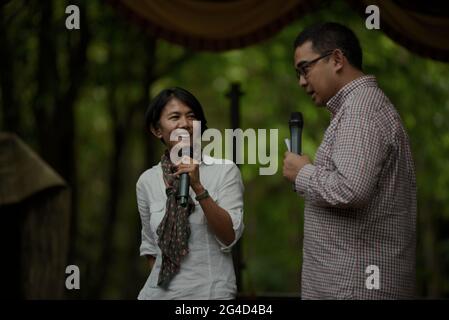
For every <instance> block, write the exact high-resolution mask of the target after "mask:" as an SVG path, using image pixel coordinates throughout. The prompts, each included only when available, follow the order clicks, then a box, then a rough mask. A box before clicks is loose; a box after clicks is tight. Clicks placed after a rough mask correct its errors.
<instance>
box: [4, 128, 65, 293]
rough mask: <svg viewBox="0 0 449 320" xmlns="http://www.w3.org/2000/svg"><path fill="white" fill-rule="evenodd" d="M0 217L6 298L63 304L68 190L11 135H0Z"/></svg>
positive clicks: (53, 173)
mask: <svg viewBox="0 0 449 320" xmlns="http://www.w3.org/2000/svg"><path fill="white" fill-rule="evenodd" d="M0 212H1V217H2V232H0V234H1V240H0V241H1V242H0V245H1V247H2V249H1V251H2V269H3V272H2V276H3V284H4V285H3V286H2V290H1V292H2V293H1V295H2V298H9V299H11V298H13V299H14V298H19V299H61V298H64V295H65V292H66V291H65V290H66V289H65V279H66V274H65V268H66V262H67V261H66V260H67V249H68V243H69V242H68V241H69V216H70V215H69V214H70V191H69V188H68V187H67V184H66V183H65V181H64V180H63V179H62V178H61V177H60V176H59V175H58V174H57V173H56V172H55V171H53V169H51V168H50V167H49V166H48V165H47V164H46V163H44V161H43V160H41V159H40V158H39V156H38V155H37V154H36V153H35V152H33V151H32V150H31V149H30V148H29V147H28V146H27V145H26V144H25V143H23V142H22V141H21V140H20V139H19V138H18V137H17V136H16V135H14V134H8V133H0Z"/></svg>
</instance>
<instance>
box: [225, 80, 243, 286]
mask: <svg viewBox="0 0 449 320" xmlns="http://www.w3.org/2000/svg"><path fill="white" fill-rule="evenodd" d="M242 95H243V92H242V91H241V90H240V83H237V82H234V83H232V84H231V88H230V90H229V92H228V93H227V94H226V97H228V98H229V100H230V102H231V126H232V129H233V130H235V129H237V128H240V97H241V96H242ZM236 151H237V146H236V138H235V137H233V141H232V161H234V163H236V162H237V161H236ZM237 166H239V164H237ZM242 240H243V239H242V238H240V240H239V241H238V242H237V244H236V245H235V247H234V249H233V250H232V256H233V260H234V269H235V277H236V282H237V292H241V290H242V270H243V269H244V267H245V264H244V263H243V259H242Z"/></svg>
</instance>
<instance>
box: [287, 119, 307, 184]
mask: <svg viewBox="0 0 449 320" xmlns="http://www.w3.org/2000/svg"><path fill="white" fill-rule="evenodd" d="M288 125H289V127H290V137H291V140H290V150H291V152H293V153H296V154H299V155H300V154H301V134H302V127H303V126H304V120H303V118H302V113H301V112H292V113H291V115H290V121H289V122H288ZM293 190H294V191H296V190H295V184H294V183H293Z"/></svg>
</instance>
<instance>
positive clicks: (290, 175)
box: [282, 151, 312, 183]
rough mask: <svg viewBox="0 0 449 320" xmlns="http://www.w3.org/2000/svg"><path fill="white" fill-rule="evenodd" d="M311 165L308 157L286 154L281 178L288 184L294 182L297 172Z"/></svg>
mask: <svg viewBox="0 0 449 320" xmlns="http://www.w3.org/2000/svg"><path fill="white" fill-rule="evenodd" d="M309 163H312V162H311V161H310V159H309V157H308V156H306V155H304V156H300V155H297V154H296V153H292V152H288V151H287V152H286V153H285V154H284V165H283V167H282V174H283V176H284V177H285V178H286V179H287V180H288V181H290V182H293V183H294V182H295V180H296V176H297V175H298V172H299V171H300V170H301V169H302V167H304V166H305V165H306V164H309Z"/></svg>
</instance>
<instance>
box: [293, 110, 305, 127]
mask: <svg viewBox="0 0 449 320" xmlns="http://www.w3.org/2000/svg"><path fill="white" fill-rule="evenodd" d="M290 123H298V124H300V125H302V124H303V123H304V120H303V118H302V113H301V112H292V113H291V115H290Z"/></svg>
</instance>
